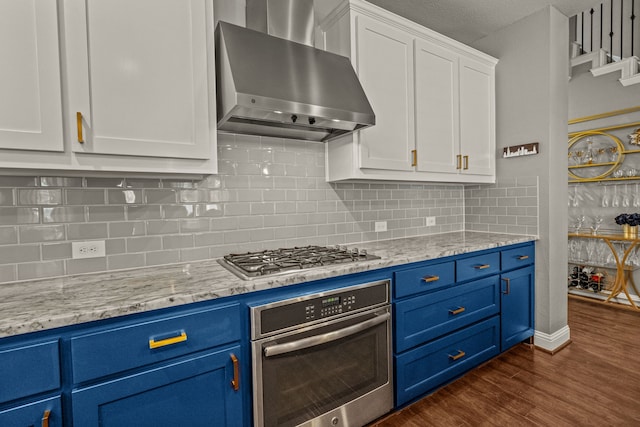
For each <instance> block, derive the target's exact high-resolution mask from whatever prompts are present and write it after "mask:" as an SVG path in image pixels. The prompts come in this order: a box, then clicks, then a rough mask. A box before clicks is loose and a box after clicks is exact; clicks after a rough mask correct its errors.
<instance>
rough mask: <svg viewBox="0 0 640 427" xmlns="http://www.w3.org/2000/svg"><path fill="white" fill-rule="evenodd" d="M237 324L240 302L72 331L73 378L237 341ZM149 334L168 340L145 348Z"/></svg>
mask: <svg viewBox="0 0 640 427" xmlns="http://www.w3.org/2000/svg"><path fill="white" fill-rule="evenodd" d="M240 326H241V325H240V306H239V305H238V304H230V305H225V306H221V307H216V308H212V309H208V310H204V311H200V312H195V313H190V314H185V315H180V316H175V317H170V318H164V319H161V320H155V321H149V322H145V323H137V324H134V325H129V326H124V327H121V328H116V329H109V330H107V331H102V332H96V333H93V334H88V335H82V336H78V337H74V338H72V339H71V355H72V366H73V382H74V383H76V384H77V383H80V382H83V381H88V380H91V379H95V378H99V377H102V376H106V375H110V374H114V373H117V372H122V371H125V370H127V369H133V368H137V367H140V366H145V365H148V364H150V363H155V362H161V361H164V360H168V359H171V358H174V357H178V356H183V355H186V354H190V353H193V352H196V351H200V350H205V349H207V348H211V347H215V346H218V345H221V344H225V343H230V342H233V341H238V340H239V339H240ZM182 334H184V335H182ZM172 338H176V339H175V340H172ZM184 338H186V339H184ZM150 340H154V342H156V343H159V344H163V343H169V344H168V345H161V346H159V347H157V348H150V347H151V346H150ZM172 341H175V342H173V343H171V342H172Z"/></svg>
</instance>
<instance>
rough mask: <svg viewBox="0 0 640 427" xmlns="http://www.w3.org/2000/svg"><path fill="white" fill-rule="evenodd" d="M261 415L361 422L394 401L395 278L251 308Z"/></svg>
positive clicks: (266, 421) (262, 418)
mask: <svg viewBox="0 0 640 427" xmlns="http://www.w3.org/2000/svg"><path fill="white" fill-rule="evenodd" d="M251 322H252V353H253V406H254V422H255V425H256V426H259V427H273V426H279V427H280V426H298V425H302V426H321V425H322V426H338V427H354V426H357V427H360V426H362V425H364V424H366V423H367V422H369V421H372V420H374V419H376V418H378V417H379V416H381V415H383V414H385V413H386V412H388V411H390V410H391V409H392V406H393V385H392V382H393V380H392V379H393V374H392V361H391V307H390V304H389V281H388V280H384V281H378V282H372V283H366V284H361V285H355V286H349V287H347V288H341V289H337V290H333V291H328V292H323V293H318V294H313V295H305V296H301V297H298V298H292V299H287V300H284V301H276V302H272V303H269V304H265V305H261V306H256V307H252V308H251Z"/></svg>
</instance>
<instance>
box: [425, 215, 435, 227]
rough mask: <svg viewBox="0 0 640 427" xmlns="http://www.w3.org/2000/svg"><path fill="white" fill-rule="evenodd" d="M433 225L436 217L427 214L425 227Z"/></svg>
mask: <svg viewBox="0 0 640 427" xmlns="http://www.w3.org/2000/svg"><path fill="white" fill-rule="evenodd" d="M434 225H436V217H435V216H428V217H427V227H433V226H434Z"/></svg>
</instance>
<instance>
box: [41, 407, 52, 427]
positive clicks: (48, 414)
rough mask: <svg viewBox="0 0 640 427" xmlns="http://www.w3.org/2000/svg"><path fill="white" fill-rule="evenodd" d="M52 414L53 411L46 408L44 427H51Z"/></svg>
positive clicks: (43, 416)
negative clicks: (50, 418)
mask: <svg viewBox="0 0 640 427" xmlns="http://www.w3.org/2000/svg"><path fill="white" fill-rule="evenodd" d="M50 416H51V411H50V410H48V409H47V410H46V411H44V414H42V427H49V417H50Z"/></svg>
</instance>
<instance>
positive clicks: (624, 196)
mask: <svg viewBox="0 0 640 427" xmlns="http://www.w3.org/2000/svg"><path fill="white" fill-rule="evenodd" d="M627 187H628V186H627V185H625V186H624V192H623V193H622V207H624V208H628V207H629V205H630V203H629V191H628V188H627Z"/></svg>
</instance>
